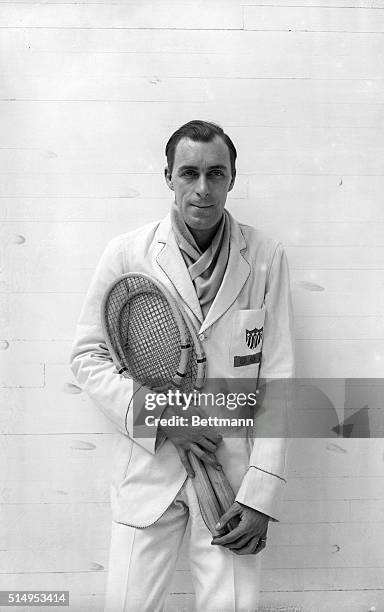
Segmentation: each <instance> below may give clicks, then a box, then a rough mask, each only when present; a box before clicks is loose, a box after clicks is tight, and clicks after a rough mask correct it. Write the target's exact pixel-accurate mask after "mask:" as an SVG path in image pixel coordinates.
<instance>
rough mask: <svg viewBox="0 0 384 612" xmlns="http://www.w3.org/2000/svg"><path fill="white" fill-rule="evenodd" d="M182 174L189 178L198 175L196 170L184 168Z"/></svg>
mask: <svg viewBox="0 0 384 612" xmlns="http://www.w3.org/2000/svg"><path fill="white" fill-rule="evenodd" d="M181 176H186V177H187V178H192V177H194V176H196V172H194V171H193V170H184V171H183V172H182V174H181Z"/></svg>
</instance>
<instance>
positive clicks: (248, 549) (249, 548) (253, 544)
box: [233, 536, 265, 555]
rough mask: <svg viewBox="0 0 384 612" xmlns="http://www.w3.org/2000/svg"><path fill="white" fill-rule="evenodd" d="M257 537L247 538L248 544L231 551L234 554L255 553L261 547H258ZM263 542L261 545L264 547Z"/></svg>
mask: <svg viewBox="0 0 384 612" xmlns="http://www.w3.org/2000/svg"><path fill="white" fill-rule="evenodd" d="M258 541H259V540H258V537H257V536H256V537H253V538H251V539H250V540H249V542H248V544H246V545H245V546H243V547H242V548H239V549H238V550H234V551H233V552H234V553H235V554H236V555H255V554H257V553H258V552H260V551H261V550H262V548H260V549H259V548H258ZM264 546H265V544H264V545H263V548H264Z"/></svg>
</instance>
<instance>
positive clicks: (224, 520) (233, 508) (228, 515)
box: [215, 502, 240, 529]
mask: <svg viewBox="0 0 384 612" xmlns="http://www.w3.org/2000/svg"><path fill="white" fill-rule="evenodd" d="M239 510H240V509H239V508H238V507H237V504H236V502H235V503H234V504H232V506H231V507H230V508H229V510H227V512H225V513H224V514H223V515H222V516H221V517H220V519H219V522H218V523H217V524H216V525H215V527H216V529H223V527H225V525H226V524H227V523H228V522H229V521H230V520H231V519H233V517H234V516H236V515H237V514H239Z"/></svg>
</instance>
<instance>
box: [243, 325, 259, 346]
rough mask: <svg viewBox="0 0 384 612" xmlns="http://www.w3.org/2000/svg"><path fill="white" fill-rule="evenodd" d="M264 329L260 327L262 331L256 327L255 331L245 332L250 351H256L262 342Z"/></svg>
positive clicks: (247, 330)
mask: <svg viewBox="0 0 384 612" xmlns="http://www.w3.org/2000/svg"><path fill="white" fill-rule="evenodd" d="M263 329H264V328H263V327H260V329H258V328H257V327H255V329H246V330H245V341H246V343H247V347H248V348H249V349H251V350H253V349H255V348H256V347H257V345H258V344H259V343H260V342H261V341H262V339H263Z"/></svg>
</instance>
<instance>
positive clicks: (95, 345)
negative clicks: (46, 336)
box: [70, 236, 156, 453]
mask: <svg viewBox="0 0 384 612" xmlns="http://www.w3.org/2000/svg"><path fill="white" fill-rule="evenodd" d="M125 272H126V270H125V269H124V261H123V250H122V237H121V236H118V237H117V238H114V239H113V240H111V242H110V243H109V244H108V246H107V248H106V249H105V251H104V253H103V255H102V257H101V259H100V261H99V263H98V265H97V268H96V270H95V273H94V275H93V278H92V280H91V284H90V286H89V289H88V292H87V295H86V297H85V300H84V304H83V307H82V310H81V314H80V318H79V321H78V324H77V329H76V333H75V339H74V343H73V346H72V351H71V356H70V363H71V369H72V372H73V374H74V375H75V377H76V379H77V380H78V382H79V385H80V386H81V388H82V389H83V390H84V391H85V392H86V393H87V394H88V395H89V397H90V398H91V399H92V400H93V401H94V402H95V404H96V405H97V406H98V407H99V408H100V409H101V410H102V412H103V413H104V414H105V415H106V416H107V417H108V419H110V420H111V421H112V422H113V424H114V425H115V427H116V428H117V429H118V430H119V431H121V432H122V433H123V434H125V435H129V436H130V437H131V438H132V439H134V440H135V442H138V443H139V444H140V445H141V446H143V447H144V448H146V449H147V450H148V451H149V452H151V453H154V452H155V440H156V438H155V437H153V438H150V437H148V438H136V439H135V437H134V433H133V418H132V410H130V409H129V406H130V403H131V401H132V397H133V382H132V380H131V379H129V378H125V377H124V376H122V375H121V374H118V372H117V370H116V366H115V365H114V363H113V361H112V357H111V355H110V353H109V350H108V348H107V346H106V344H105V338H104V334H103V331H102V326H101V303H102V300H103V297H104V294H105V292H106V290H107V289H108V287H109V286H110V285H111V283H112V282H113V281H114V280H116V278H118V277H119V276H121V275H122V274H124V273H125Z"/></svg>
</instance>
